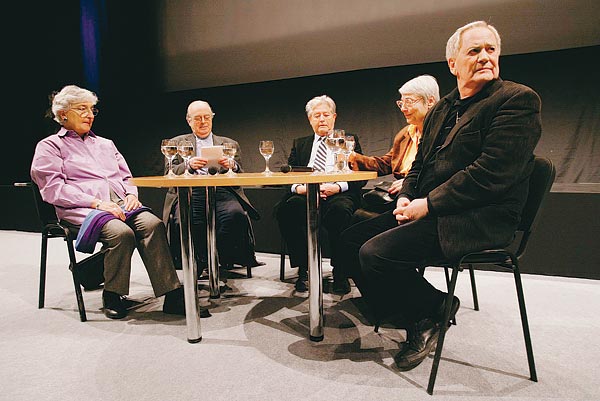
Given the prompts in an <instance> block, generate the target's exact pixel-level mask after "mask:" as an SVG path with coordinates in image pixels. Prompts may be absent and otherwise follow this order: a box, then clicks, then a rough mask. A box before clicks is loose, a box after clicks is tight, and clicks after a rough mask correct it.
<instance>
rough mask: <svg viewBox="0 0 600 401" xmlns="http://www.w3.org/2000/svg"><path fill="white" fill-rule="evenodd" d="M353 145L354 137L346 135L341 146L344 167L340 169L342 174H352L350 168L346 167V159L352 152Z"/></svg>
mask: <svg viewBox="0 0 600 401" xmlns="http://www.w3.org/2000/svg"><path fill="white" fill-rule="evenodd" d="M354 144H355V142H354V137H353V136H352V135H346V137H345V138H344V145H343V146H342V154H343V155H344V167H343V168H342V172H344V173H351V172H352V170H351V169H350V166H348V158H349V157H350V154H351V153H352V151H353V150H354Z"/></svg>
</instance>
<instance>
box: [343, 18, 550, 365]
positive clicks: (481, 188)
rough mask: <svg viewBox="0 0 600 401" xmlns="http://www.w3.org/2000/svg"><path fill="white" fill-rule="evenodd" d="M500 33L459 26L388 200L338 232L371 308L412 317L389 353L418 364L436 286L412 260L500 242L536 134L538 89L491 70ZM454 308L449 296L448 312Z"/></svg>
mask: <svg viewBox="0 0 600 401" xmlns="http://www.w3.org/2000/svg"><path fill="white" fill-rule="evenodd" d="M499 56H500V36H499V35H498V32H497V31H496V29H495V28H494V27H492V26H491V25H488V24H487V23H485V22H483V21H478V22H473V23H470V24H467V25H465V26H463V27H461V28H459V29H458V30H457V31H456V32H455V33H454V34H453V35H452V37H450V39H449V40H448V43H447V46H446V59H447V61H448V66H449V68H450V71H451V72H452V74H453V75H455V76H456V79H457V88H456V89H455V90H453V91H452V92H450V94H448V95H447V96H446V97H444V98H443V99H441V100H440V101H439V102H438V103H437V104H436V106H435V107H434V108H433V109H431V110H430V111H429V113H428V115H427V117H426V118H425V122H424V126H423V136H422V139H421V143H420V145H419V149H418V151H417V156H416V159H415V161H414V163H413V165H412V168H411V170H410V171H409V173H408V174H407V176H406V178H405V180H404V182H403V185H402V189H401V190H400V195H399V198H398V201H397V205H396V209H395V210H394V211H392V212H389V213H386V214H383V215H381V216H379V217H376V218H373V219H371V220H367V221H365V222H362V223H359V224H357V225H355V226H353V227H351V228H350V229H348V230H347V231H346V232H344V233H343V235H342V241H343V243H344V249H345V250H346V252H345V254H344V255H345V256H347V258H346V260H345V263H344V266H345V267H347V269H348V270H349V271H351V272H352V273H351V275H352V277H353V278H354V281H355V282H356V284H357V286H358V288H359V289H360V291H361V293H362V295H363V297H364V298H365V301H366V302H367V304H368V305H369V307H370V308H371V309H372V311H373V312H374V313H375V314H376V315H377V316H378V317H379V318H382V317H385V316H387V315H390V314H392V313H394V312H395V313H398V312H399V313H401V314H402V315H403V316H404V318H405V319H407V320H408V321H409V322H411V323H412V324H411V325H410V326H409V328H408V330H407V331H408V336H407V337H408V341H407V342H406V343H405V344H404V346H403V347H402V351H401V352H400V353H399V354H398V355H397V356H396V357H395V361H396V365H397V366H398V368H399V369H401V370H408V369H412V368H414V367H415V366H417V365H419V364H420V363H421V362H422V361H423V360H424V359H425V358H426V357H427V355H428V354H429V352H430V351H431V350H432V348H433V346H434V345H435V343H436V341H437V337H438V333H439V329H440V324H441V322H440V321H441V320H442V315H443V311H444V307H445V298H446V295H447V294H445V293H443V292H441V291H439V290H437V289H436V288H435V287H433V286H432V285H431V284H430V283H429V282H428V281H427V280H426V279H425V278H424V277H423V276H422V275H420V274H419V273H418V271H417V269H418V268H419V267H421V266H426V265H427V262H428V261H432V260H454V259H457V258H458V257H460V256H461V255H464V254H466V253H469V252H474V251H479V250H483V249H487V248H492V247H499V246H504V245H507V244H508V243H509V242H510V241H511V240H512V238H513V235H514V232H515V230H516V228H517V225H518V223H519V220H520V216H521V212H522V209H523V206H524V204H525V201H526V198H527V191H528V183H529V176H530V174H531V171H532V169H533V160H534V156H533V150H534V148H535V146H536V144H537V142H538V140H539V138H540V135H541V119H540V107H541V101H540V98H539V96H538V95H537V94H536V93H535V92H534V91H533V90H532V89H531V88H528V87H526V86H524V85H520V84H517V83H514V82H509V81H503V80H502V79H500V78H499ZM458 308H459V300H458V298H456V297H455V298H454V300H453V303H452V305H451V318H452V317H453V315H454V314H455V313H456V311H457V310H458Z"/></svg>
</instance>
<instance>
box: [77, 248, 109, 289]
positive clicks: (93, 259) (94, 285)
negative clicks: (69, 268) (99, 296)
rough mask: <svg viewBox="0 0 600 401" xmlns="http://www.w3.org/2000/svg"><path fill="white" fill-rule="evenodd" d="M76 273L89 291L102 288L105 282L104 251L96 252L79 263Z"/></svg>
mask: <svg viewBox="0 0 600 401" xmlns="http://www.w3.org/2000/svg"><path fill="white" fill-rule="evenodd" d="M75 274H77V278H79V282H80V283H81V285H82V286H83V288H85V289H86V290H87V291H90V290H96V289H98V288H101V287H102V283H104V252H103V251H100V252H96V253H95V254H93V255H92V256H90V257H88V258H87V259H85V260H83V261H82V262H81V263H79V264H77V269H76V271H75Z"/></svg>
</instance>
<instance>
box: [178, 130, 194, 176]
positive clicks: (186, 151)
mask: <svg viewBox="0 0 600 401" xmlns="http://www.w3.org/2000/svg"><path fill="white" fill-rule="evenodd" d="M177 153H179V156H181V157H182V158H183V161H184V162H185V172H184V173H183V175H184V176H186V177H192V176H193V174H192V173H190V158H191V157H192V155H193V153H194V144H193V143H192V142H190V141H187V140H185V139H184V140H182V141H180V142H179V143H178V144H177Z"/></svg>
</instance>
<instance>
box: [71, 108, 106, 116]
mask: <svg viewBox="0 0 600 401" xmlns="http://www.w3.org/2000/svg"><path fill="white" fill-rule="evenodd" d="M70 110H73V111H74V112H75V113H77V114H79V116H80V117H87V116H89V115H90V114H91V115H93V116H94V117H95V116H97V115H98V111H99V110H98V109H97V108H95V107H92V108H89V107H85V106H79V107H73V108H71V109H70Z"/></svg>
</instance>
